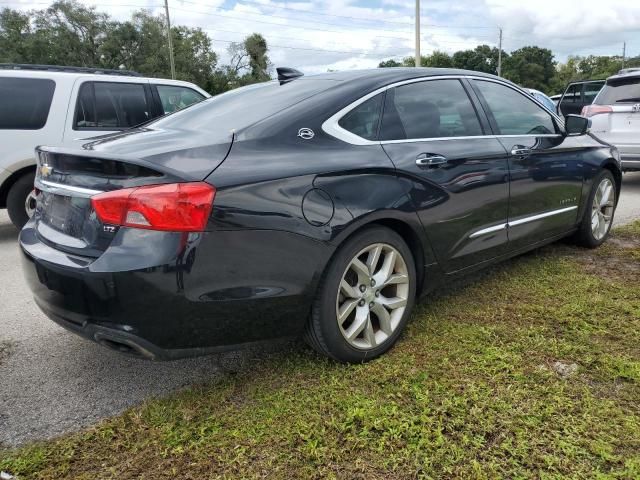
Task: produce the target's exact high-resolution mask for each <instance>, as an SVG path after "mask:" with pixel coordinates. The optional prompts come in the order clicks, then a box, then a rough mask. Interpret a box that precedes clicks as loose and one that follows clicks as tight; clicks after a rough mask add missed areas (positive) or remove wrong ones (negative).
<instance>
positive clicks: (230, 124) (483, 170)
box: [20, 68, 622, 362]
mask: <svg viewBox="0 0 640 480" xmlns="http://www.w3.org/2000/svg"><path fill="white" fill-rule="evenodd" d="M278 74H279V81H272V82H266V83H262V84H256V85H251V86H247V87H243V88H239V89H236V90H232V91H230V92H227V93H224V94H222V95H218V96H216V97H213V98H211V99H208V100H205V101H203V102H201V103H200V104H198V105H194V106H192V107H190V108H188V109H186V110H183V111H181V112H177V113H175V114H173V115H169V116H167V117H164V118H161V119H158V120H155V121H153V122H150V123H149V124H147V125H145V126H144V127H142V128H136V129H132V130H130V131H128V132H123V133H121V134H114V135H111V136H108V137H105V138H101V139H96V140H94V141H92V142H84V143H83V144H82V145H79V146H76V147H75V148H69V147H40V148H39V150H38V156H39V160H38V161H39V169H38V174H37V177H36V186H37V189H38V201H37V208H36V212H35V215H34V217H33V218H32V219H31V220H30V221H29V222H28V223H27V225H26V226H25V227H24V228H23V229H22V231H21V233H20V246H21V251H22V255H21V258H22V260H23V262H24V273H25V276H26V278H27V281H28V283H29V286H30V288H31V289H32V291H33V293H34V297H35V300H36V302H37V304H38V305H39V306H40V308H41V309H42V310H43V311H44V312H45V313H46V314H47V315H48V316H49V317H50V318H51V319H52V320H54V321H56V322H58V323H59V324H60V325H62V326H64V327H66V328H68V329H69V330H71V331H73V332H75V333H77V334H79V335H81V336H84V337H86V338H88V339H91V340H94V341H97V342H99V343H101V344H102V345H105V346H107V347H109V348H112V349H114V350H117V351H121V352H125V353H129V354H132V355H138V356H141V357H146V358H152V359H171V358H177V357H183V356H189V355H199V354H203V353H207V352H213V351H216V350H219V349H222V348H228V347H229V345H238V344H246V343H250V342H255V341H259V340H266V339H269V338H275V337H293V336H297V335H300V334H303V335H304V336H305V338H306V339H307V341H308V342H309V343H310V344H311V345H312V346H313V347H314V348H315V349H316V350H318V351H319V352H320V353H322V354H324V355H327V356H330V357H332V358H334V359H337V360H340V361H343V362H363V361H367V360H370V359H373V358H375V357H377V356H378V355H381V354H382V353H384V352H385V351H387V350H388V349H389V348H391V346H392V345H393V344H394V343H395V342H396V340H397V339H398V337H399V336H400V334H401V332H402V330H403V328H404V326H405V324H406V322H407V321H408V319H409V316H410V315H411V310H412V307H413V305H414V302H415V300H416V298H418V297H420V296H421V295H424V294H426V293H428V292H430V291H431V290H433V289H434V288H437V287H441V286H442V285H443V283H444V282H446V281H448V280H452V279H454V278H457V277H458V276H459V275H461V274H463V273H466V272H470V271H473V270H475V269H478V268H481V267H485V266H488V265H491V264H493V263H495V262H497V261H500V260H504V259H506V258H509V257H512V256H514V255H518V254H520V253H522V252H525V251H527V250H530V249H532V248H536V247H539V246H541V245H544V244H546V243H549V242H552V241H554V240H557V239H560V238H562V237H565V236H567V235H575V239H576V240H577V241H579V242H580V243H581V244H583V245H585V246H588V247H596V246H598V245H600V244H602V242H604V241H605V239H606V238H607V235H608V233H609V229H610V227H611V222H612V220H613V215H614V210H615V207H616V204H617V199H618V194H619V192H620V184H621V177H622V174H621V172H620V165H619V156H618V152H617V150H616V149H615V147H612V146H610V145H606V144H603V143H601V142H599V141H598V140H597V139H595V138H592V137H590V136H588V135H585V133H586V132H587V127H588V123H589V121H588V119H586V118H584V117H578V116H575V115H572V116H569V117H567V119H566V122H565V121H563V120H562V119H560V118H559V117H557V116H556V115H555V114H553V113H552V112H550V111H548V110H547V109H546V108H544V107H543V106H541V105H540V104H539V103H538V102H537V101H535V100H534V99H533V98H532V97H531V95H530V94H529V93H527V92H526V91H524V90H522V89H520V88H519V87H517V86H516V85H514V84H513V83H511V82H508V81H505V80H503V79H501V78H499V77H495V76H493V75H487V74H481V73H477V72H470V71H466V70H451V69H435V68H379V69H375V70H366V71H346V72H338V73H327V74H321V75H313V76H310V77H302V78H300V75H301V74H300V73H299V72H296V71H292V70H291V69H287V70H285V71H282V69H279V72H278Z"/></svg>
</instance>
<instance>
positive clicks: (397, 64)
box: [378, 59, 404, 68]
mask: <svg viewBox="0 0 640 480" xmlns="http://www.w3.org/2000/svg"><path fill="white" fill-rule="evenodd" d="M402 66H404V65H403V64H402V63H400V62H397V61H395V60H393V59H390V60H383V61H381V62H380V63H379V64H378V68H391V67H402Z"/></svg>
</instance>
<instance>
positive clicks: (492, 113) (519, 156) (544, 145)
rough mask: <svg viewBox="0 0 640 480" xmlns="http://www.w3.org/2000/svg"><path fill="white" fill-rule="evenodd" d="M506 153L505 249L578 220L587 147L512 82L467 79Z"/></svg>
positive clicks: (559, 230) (544, 236)
mask: <svg viewBox="0 0 640 480" xmlns="http://www.w3.org/2000/svg"><path fill="white" fill-rule="evenodd" d="M471 83H472V85H473V86H474V89H475V90H476V92H477V93H478V96H479V98H480V100H481V103H482V105H483V108H484V109H485V111H486V113H487V116H488V118H489V122H490V124H491V125H492V128H493V130H494V133H495V134H496V135H497V138H498V139H499V140H500V142H501V143H502V145H503V146H504V148H505V150H506V152H507V153H508V154H509V172H510V187H511V188H510V199H509V217H508V235H509V249H510V250H514V249H518V248H521V247H524V246H528V245H530V244H533V243H536V242H538V241H542V240H546V239H548V238H551V237H553V236H555V235H558V234H561V233H564V232H567V231H568V230H570V229H571V228H572V227H573V226H574V225H575V223H576V221H577V213H578V206H579V203H580V199H581V192H582V183H583V178H584V170H583V169H584V168H585V166H584V165H583V163H582V155H583V153H584V151H585V149H586V148H587V147H586V146H583V140H582V139H580V138H579V137H567V136H566V135H565V134H564V133H563V131H562V128H561V125H560V123H559V121H558V119H557V118H556V117H553V116H552V115H551V114H550V113H549V112H548V111H547V110H546V109H545V108H544V107H542V106H541V105H539V104H538V103H536V102H535V101H534V100H533V99H532V98H531V97H530V96H528V95H527V94H526V93H524V92H522V91H520V90H519V89H517V88H516V87H513V86H510V85H507V84H505V83H502V82H496V81H493V80H489V79H475V80H472V81H471Z"/></svg>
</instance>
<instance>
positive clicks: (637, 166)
mask: <svg viewBox="0 0 640 480" xmlns="http://www.w3.org/2000/svg"><path fill="white" fill-rule="evenodd" d="M620 158H621V160H622V170H640V154H633V153H626V154H625V153H620Z"/></svg>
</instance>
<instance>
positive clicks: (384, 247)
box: [305, 227, 416, 362]
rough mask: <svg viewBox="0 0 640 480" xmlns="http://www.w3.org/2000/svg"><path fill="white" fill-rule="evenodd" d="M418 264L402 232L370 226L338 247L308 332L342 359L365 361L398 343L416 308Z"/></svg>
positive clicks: (326, 352) (312, 340) (307, 335)
mask: <svg viewBox="0 0 640 480" xmlns="http://www.w3.org/2000/svg"><path fill="white" fill-rule="evenodd" d="M415 289H416V269H415V265H414V260H413V256H412V254H411V251H410V250H409V247H408V246H407V244H406V243H405V242H404V240H403V239H402V237H400V236H399V235H398V234H397V233H395V232H393V231H392V230H389V229H387V228H384V227H370V228H367V229H365V230H363V231H361V232H359V233H358V234H356V235H355V236H354V237H352V238H351V239H350V240H348V241H347V243H346V244H345V245H343V246H342V247H341V248H340V250H339V251H338V252H337V253H336V255H335V256H334V258H333V259H332V261H331V264H330V265H329V267H328V269H327V271H326V273H325V275H324V278H323V280H322V282H321V285H320V288H319V292H318V295H317V297H316V300H315V302H314V305H313V310H312V315H311V318H310V319H309V323H308V324H307V329H306V332H305V338H306V340H307V342H308V343H309V344H310V345H311V346H312V347H313V348H314V349H315V350H317V351H318V352H319V353H321V354H323V355H327V356H329V357H331V358H334V359H335V360H338V361H341V362H364V361H368V360H371V359H373V358H376V357H377V356H379V355H381V354H382V353H384V352H386V351H387V350H388V349H389V348H391V347H392V346H393V344H394V343H395V342H396V340H397V339H398V337H399V336H400V334H401V332H402V330H403V328H404V326H405V324H406V322H407V320H408V318H409V316H410V314H411V309H412V308H413V303H414V297H415Z"/></svg>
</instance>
